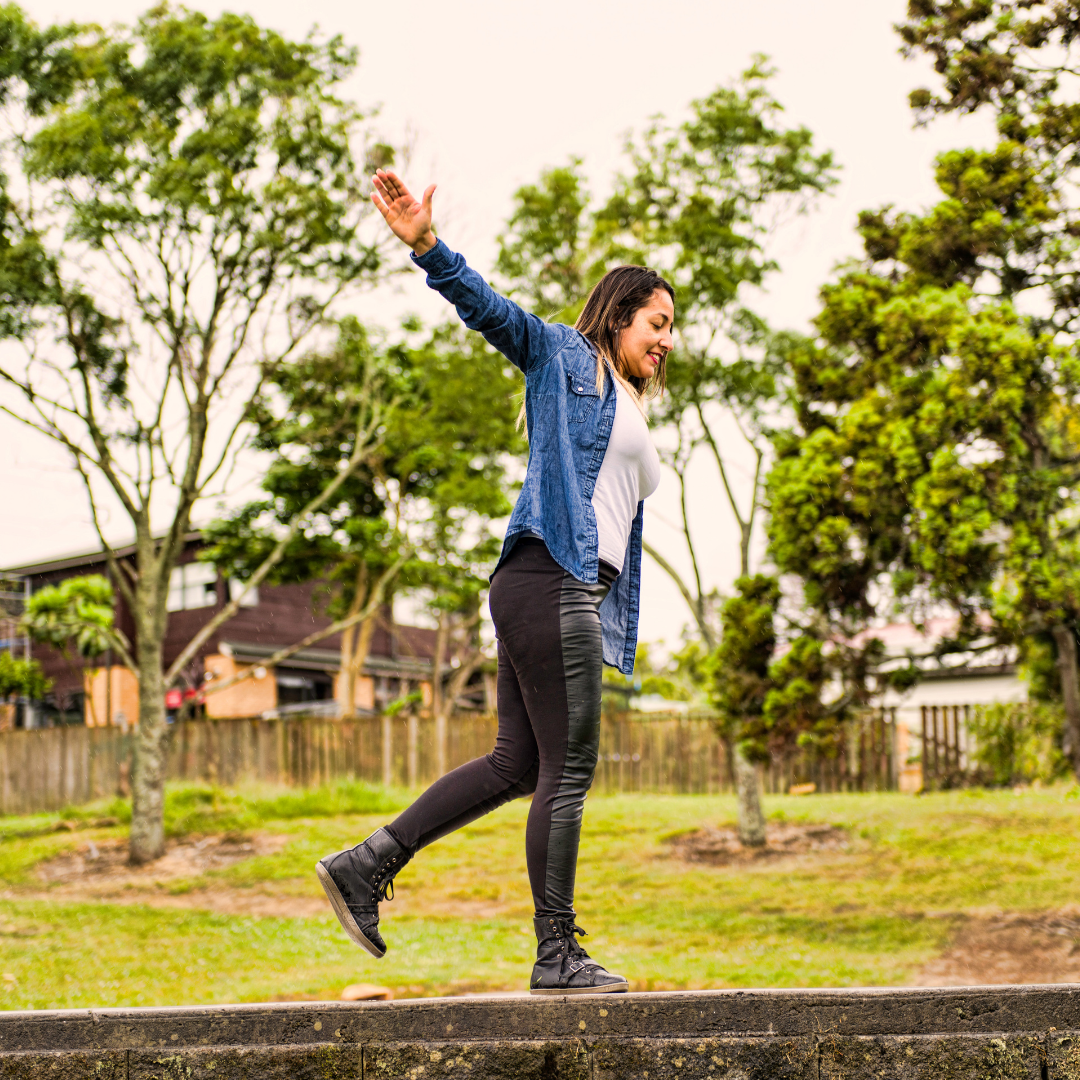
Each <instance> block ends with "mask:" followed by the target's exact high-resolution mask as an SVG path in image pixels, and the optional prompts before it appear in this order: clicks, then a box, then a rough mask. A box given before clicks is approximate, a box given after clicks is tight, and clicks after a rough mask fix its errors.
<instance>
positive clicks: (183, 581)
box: [166, 562, 217, 611]
mask: <svg viewBox="0 0 1080 1080" xmlns="http://www.w3.org/2000/svg"><path fill="white" fill-rule="evenodd" d="M216 603H217V568H216V567H213V566H211V565H210V564H209V563H200V562H193V563H186V564H185V565H184V566H174V567H173V571H172V573H171V574H170V575H169V598H168V602H167V604H166V610H168V611H188V610H190V609H191V608H204V607H213V606H214V605H215V604H216Z"/></svg>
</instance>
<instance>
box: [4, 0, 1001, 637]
mask: <svg viewBox="0 0 1080 1080" xmlns="http://www.w3.org/2000/svg"><path fill="white" fill-rule="evenodd" d="M149 6H150V5H149V3H131V2H127V0H98V3H96V4H95V5H93V7H92V9H90V8H88V7H87V5H86V4H85V3H76V2H74V0H32V2H29V3H26V4H25V5H24V7H25V9H26V10H27V11H28V13H29V14H30V16H31V17H32V18H34V19H35V20H36V21H37V22H39V23H47V22H50V21H53V20H57V19H62V20H67V19H86V18H93V19H95V20H97V21H99V22H105V23H107V22H112V21H117V20H121V21H123V20H130V19H132V18H134V17H135V16H137V15H138V14H139V13H140V12H141V11H143V10H145V9H146V8H147V7H149ZM189 6H191V7H195V8H198V9H200V10H203V11H205V12H206V13H207V14H210V15H213V14H216V13H217V12H219V11H221V10H226V9H228V10H242V11H250V12H251V13H252V14H253V15H254V16H255V17H256V18H257V19H258V20H259V22H260V23H262V24H263V25H268V26H273V27H275V28H277V29H279V30H281V31H283V32H285V33H287V34H289V35H292V36H302V35H304V34H305V33H306V32H307V30H308V29H309V28H310V26H311V24H312V23H318V24H319V26H320V27H321V29H322V30H324V31H326V32H328V33H341V34H342V35H343V36H344V37H345V39H346V40H347V41H348V42H350V43H352V44H355V45H358V46H359V48H360V51H361V58H360V66H359V69H358V71H357V73H356V75H355V76H354V78H353V79H352V80H351V81H350V83H349V84H348V86H347V88H346V93H347V94H349V95H351V96H352V97H354V98H355V100H356V101H358V102H359V103H361V104H363V105H371V104H373V103H376V102H381V103H382V115H381V118H380V120H379V121H378V123H379V125H380V127H381V129H382V130H383V131H384V132H385V134H386V136H387V137H389V139H390V140H391V141H400V140H402V139H403V138H405V137H406V135H410V134H411V137H412V138H413V140H414V142H415V147H416V152H415V157H414V161H413V165H412V168H411V169H410V172H409V176H408V177H406V179H407V180H409V182H410V183H411V184H412V185H413V186H414V187H416V188H422V187H423V186H424V184H425V183H427V182H429V181H437V182H438V184H439V192H438V194H437V196H436V218H437V223H439V224H440V233H441V235H442V237H443V238H444V239H445V240H446V241H447V243H449V244H450V245H451V246H452V247H454V248H456V249H457V250H459V251H461V252H462V253H463V254H464V255H465V256H466V258H467V259H468V260H469V261H470V263H471V264H472V265H474V266H475V267H476V268H477V269H478V270H480V271H481V272H482V273H484V274H485V275H488V274H490V271H491V266H492V262H493V260H494V256H495V250H496V249H495V237H496V236H497V234H498V232H499V230H500V228H501V226H502V224H503V222H504V221H505V219H506V217H507V215H508V214H509V212H510V210H511V205H512V196H513V192H514V190H515V189H516V188H517V187H518V186H519V185H521V184H523V183H529V182H532V181H534V180H535V179H536V178H537V176H538V174H539V172H540V170H541V169H543V168H544V167H546V166H551V165H558V164H562V163H564V162H566V160H567V159H568V158H569V157H571V156H573V155H577V156H580V157H582V158H584V159H585V164H584V168H585V171H586V173H587V174H588V175H589V177H590V180H591V183H592V186H593V189H594V190H595V191H597V192H599V193H601V194H602V193H603V192H604V190H605V189H606V186H607V183H608V180H609V178H610V176H611V174H612V172H613V171H614V170H615V169H616V168H617V167H618V166H619V164H620V153H621V149H622V145H623V141H624V136H625V133H626V132H627V131H628V130H630V129H632V128H640V127H642V126H643V125H644V123H645V122H646V120H647V119H648V118H649V117H650V116H652V115H654V114H656V113H665V114H666V115H668V116H669V117H672V118H681V117H682V116H683V115H684V114H685V110H686V107H687V104H688V103H689V102H690V101H691V100H692V99H693V98H695V97H700V96H703V95H705V94H707V93H709V92H710V91H711V90H712V89H714V88H715V87H716V86H717V85H718V84H721V83H727V82H729V81H730V80H732V79H733V78H734V77H735V76H737V75H738V73H739V72H740V71H741V70H743V69H744V68H745V67H746V66H748V63H749V60H750V57H751V54H753V53H755V52H764V53H767V54H768V55H769V56H770V57H771V59H772V62H773V64H774V65H775V66H776V67H777V68H778V69H779V74H778V76H777V78H776V79H775V80H774V83H773V91H774V93H775V95H776V96H777V97H778V98H779V100H780V101H781V102H782V103H783V104H784V105H785V107H786V109H787V117H788V119H789V121H790V122H797V123H801V124H805V125H806V126H808V127H809V128H810V129H811V130H812V131H813V132H814V135H815V140H816V144H817V146H818V148H819V149H821V148H828V149H831V150H833V151H834V153H835V155H836V157H837V159H838V161H839V163H840V164H841V165H842V167H843V171H842V174H841V183H840V185H839V187H838V188H837V189H836V190H835V193H834V195H833V196H832V197H830V198H827V199H826V200H824V202H823V204H822V205H821V206H820V208H819V209H818V210H817V211H816V212H815V213H813V214H812V215H811V216H810V217H808V218H805V219H800V220H798V221H796V222H795V223H794V224H792V225H790V226H789V227H787V228H786V229H785V230H784V232H783V234H782V235H781V236H780V237H779V239H778V245H777V247H776V249H775V254H776V255H777V257H778V258H779V260H780V262H781V272H780V273H779V274H777V275H776V276H775V277H774V278H773V279H772V280H771V282H770V285H769V293H768V295H767V296H765V297H763V298H762V299H761V302H760V303H759V304H758V305H757V307H758V309H759V310H760V311H762V313H763V314H765V315H766V316H767V317H768V318H769V319H770V320H771V321H772V323H773V325H775V326H777V327H784V326H787V327H793V328H798V329H806V327H807V323H808V320H809V319H810V318H811V317H812V316H813V314H814V311H815V308H816V294H817V290H818V288H819V287H820V286H821V284H822V283H823V282H825V281H826V280H828V278H829V276H830V274H831V272H832V270H833V267H834V266H835V265H836V263H837V262H839V261H841V260H843V259H845V258H848V257H850V256H852V255H855V254H857V253H858V243H857V237H856V236H855V232H854V223H855V219H856V216H857V214H858V212H859V210H861V209H864V208H869V207H876V206H879V205H881V204H883V203H894V204H897V205H898V206H902V207H905V208H909V209H918V208H920V207H922V206H925V205H927V204H928V203H929V202H931V201H933V200H934V199H935V197H936V189H935V187H934V185H933V181H932V175H931V167H932V161H933V158H934V155H935V154H936V153H938V152H940V151H941V150H943V149H946V148H949V147H954V146H962V145H973V144H974V145H986V144H987V143H988V142H989V140H990V138H991V132H990V130H989V128H988V126H987V124H986V122H985V121H983V120H981V119H974V120H967V121H964V122H957V121H953V120H946V121H938V122H937V123H936V124H935V125H934V126H932V127H931V128H929V129H921V130H917V129H914V128H913V125H912V120H911V115H910V112H909V110H908V107H907V94H908V92H909V91H910V90H911V89H912V88H914V87H915V86H918V85H925V84H926V83H928V82H932V80H933V75H932V73H931V72H929V71H928V70H927V67H926V66H925V65H924V64H923V63H922V62H909V61H904V60H903V59H902V58H901V57H900V55H899V53H898V50H897V46H898V38H897V36H896V34H895V33H894V32H893V31H892V29H891V27H892V24H893V23H894V22H896V21H897V20H898V19H900V18H901V17H902V16H903V14H904V9H905V6H906V5H905V2H904V0H815V2H814V3H807V2H806V0H755V2H754V3H752V4H748V3H746V2H745V0H739V2H736V0H711V2H710V3H707V4H706V3H701V2H698V3H693V2H689V0H668V2H667V3H665V4H662V5H661V4H656V3H652V4H646V3H642V2H641V0H619V2H618V3H614V2H606V0H605V2H601V0H572V2H571V0H545V2H544V3H543V4H538V3H517V4H507V3H505V2H495V0H456V2H455V3H453V4H448V3H445V2H439V3H436V2H434V0H417V2H413V3H409V4H407V5H405V6H404V7H399V8H395V9H393V10H391V9H390V8H388V7H386V5H374V4H336V3H328V2H325V0H309V2H308V3H305V4H296V3H288V4H286V3H283V2H281V0H261V2H260V3H259V4H252V3H245V2H240V3H235V4H217V3H198V2H197V3H192V4H191V5H189ZM440 305H441V301H440V300H439V299H438V298H437V297H435V296H434V295H433V294H430V293H429V292H428V291H427V290H425V289H424V288H423V284H422V278H421V277H420V275H419V274H417V275H416V280H413V281H411V282H408V283H406V284H405V285H404V286H402V287H401V288H396V289H387V290H385V291H384V292H383V293H382V294H380V295H377V296H375V297H372V298H369V299H367V300H365V301H364V302H363V303H362V304H361V305H360V308H359V311H360V313H361V314H362V315H363V316H364V317H365V318H368V319H377V318H379V317H380V316H382V317H384V318H385V319H386V322H387V323H388V324H392V323H393V322H395V321H396V317H397V315H398V314H399V313H400V312H401V311H403V310H406V309H414V310H418V311H421V312H422V313H423V314H424V315H425V316H426V317H429V318H431V319H435V318H440V317H442V315H443V314H444V312H443V310H442V309H441V307H440ZM671 362H677V358H676V357H673V358H672V361H671ZM0 505H3V506H4V507H5V508H6V509H7V514H6V515H5V516H6V520H7V527H6V528H5V529H4V530H3V531H2V533H0V565H7V566H10V565H15V564H19V563H25V562H31V561H38V560H41V559H45V558H48V557H51V556H53V555H57V554H63V553H68V552H72V551H77V550H83V549H89V548H90V547H92V546H93V545H94V535H93V532H92V529H91V527H90V523H89V514H88V512H87V508H86V504H85V499H84V497H83V495H82V492H81V489H80V486H79V484H78V483H77V480H76V478H75V477H74V475H73V474H72V472H71V470H70V467H69V466H68V464H67V463H66V461H65V460H64V458H63V457H62V455H60V454H59V453H58V452H57V451H56V450H55V449H54V448H52V447H51V446H50V445H48V444H47V443H46V442H45V440H43V439H41V438H39V437H37V436H35V435H33V434H32V433H29V432H27V431H26V430H25V429H22V428H20V427H19V426H18V425H16V424H15V422H13V421H10V420H3V421H0ZM646 505H647V512H646V530H647V535H648V536H649V538H650V539H651V540H652V542H653V543H654V544H656V545H657V546H658V547H659V548H660V549H661V550H662V551H664V552H665V553H666V554H667V555H668V557H669V558H670V559H671V561H672V562H674V563H676V564H677V565H679V566H685V565H686V560H685V558H684V557H683V553H682V549H681V546H680V543H679V537H678V536H677V534H676V533H675V532H674V530H673V529H672V528H671V527H670V526H669V525H668V524H667V523H666V522H669V521H670V522H674V521H675V520H676V505H677V504H676V501H675V485H674V482H673V481H672V480H671V479H670V478H669V479H668V482H666V483H663V484H662V485H661V488H660V491H659V492H658V493H657V494H656V495H655V496H653V497H652V498H651V499H650V500H649V502H648V503H647V504H646ZM693 505H694V516H693V526H694V531H695V537H696V540H697V543H698V546H699V548H700V550H701V553H702V555H703V563H704V570H705V574H706V585H707V586H712V585H718V586H720V587H721V588H726V587H727V586H728V585H729V584H730V581H731V579H732V577H733V575H734V573H735V572H736V571H737V568H738V548H737V543H736V535H737V534H736V532H735V530H734V527H733V524H732V523H731V521H730V519H729V517H728V515H727V514H726V512H725V508H724V506H723V504H722V501H721V492H720V488H719V481H718V479H717V477H716V476H715V474H714V471H713V470H711V469H710V468H709V465H708V462H706V461H705V460H704V459H702V461H701V462H700V463H699V465H698V467H697V468H696V470H695V473H694V476H693ZM211 510H212V508H211V507H206V508H205V509H204V515H205V514H209V513H210V511H211ZM124 536H126V534H125V533H124V532H123V529H122V527H118V532H117V537H116V538H117V539H122V538H123V537H124ZM687 621H688V613H687V612H686V610H685V607H684V605H683V602H682V600H681V598H680V597H679V594H678V593H677V591H676V590H675V588H674V587H673V586H672V585H671V584H670V583H669V581H668V580H667V578H666V577H665V576H664V574H663V573H662V572H661V571H660V570H658V569H657V568H656V567H655V566H654V565H652V564H651V563H650V562H649V560H648V559H647V558H646V560H645V568H644V579H643V596H642V627H641V636H642V639H643V640H646V641H652V640H659V639H667V640H668V641H669V642H670V643H672V644H674V643H675V642H676V641H677V638H678V635H679V631H680V629H681V628H682V626H683V625H684V624H685V623H686V622H687Z"/></svg>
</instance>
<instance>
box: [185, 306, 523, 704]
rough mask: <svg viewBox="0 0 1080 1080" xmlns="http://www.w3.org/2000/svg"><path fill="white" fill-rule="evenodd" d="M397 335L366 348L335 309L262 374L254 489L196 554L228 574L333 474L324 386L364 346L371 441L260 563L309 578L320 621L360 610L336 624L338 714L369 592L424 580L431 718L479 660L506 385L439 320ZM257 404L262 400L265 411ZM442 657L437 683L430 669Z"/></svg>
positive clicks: (338, 388)
mask: <svg viewBox="0 0 1080 1080" xmlns="http://www.w3.org/2000/svg"><path fill="white" fill-rule="evenodd" d="M406 330H407V337H406V339H405V340H404V341H403V342H401V343H399V344H397V345H394V346H386V345H385V344H378V345H376V344H373V343H372V341H371V339H370V338H369V336H368V334H367V333H366V331H365V330H364V329H363V327H361V326H360V324H359V323H358V322H356V320H354V319H347V320H345V321H344V322H343V323H342V329H341V337H340V340H339V342H338V346H337V348H336V349H335V350H334V351H333V352H332V353H330V354H329V355H327V356H311V357H307V358H305V359H303V360H302V361H301V362H299V363H295V364H289V365H285V366H283V367H282V368H281V369H280V370H279V371H278V372H277V373H276V374H275V375H274V377H273V380H272V387H273V393H272V394H270V395H268V396H267V398H265V399H260V401H259V402H257V403H256V406H255V408H254V409H253V411H252V419H253V422H254V423H255V425H256V427H257V431H258V436H257V440H256V444H257V445H258V447H259V448H260V449H263V450H265V451H267V452H270V453H272V454H273V455H274V456H273V458H272V461H271V464H270V466H269V468H268V469H267V472H266V475H265V478H264V480H263V484H262V486H263V488H264V490H265V491H266V493H267V496H268V498H264V499H258V500H255V501H254V502H252V503H250V504H248V505H246V506H244V507H241V508H240V509H238V510H237V511H235V512H233V513H231V514H229V515H227V516H225V517H223V518H222V519H220V520H219V521H217V522H214V523H213V524H212V525H211V526H210V527H209V528H208V529H207V530H206V535H207V538H208V540H209V541H210V545H209V547H208V548H207V549H206V551H205V553H204V557H205V558H207V559H209V560H211V561H213V562H215V563H216V564H217V565H218V566H219V567H221V568H222V569H223V570H225V571H226V572H227V573H228V574H229V576H231V577H235V578H238V579H239V580H241V581H243V580H247V578H248V577H249V576H250V575H251V574H252V573H253V571H254V570H255V568H256V567H258V566H259V565H260V564H261V563H262V561H263V560H264V559H265V558H266V554H267V552H269V551H270V550H272V549H273V548H274V546H275V545H276V544H278V543H279V542H280V537H281V535H282V532H283V530H286V529H287V528H288V525H289V522H291V521H292V520H293V519H294V518H295V515H296V513H297V511H298V509H299V508H300V507H302V506H303V505H304V504H305V503H306V502H307V501H308V500H309V499H310V498H311V494H312V493H313V492H318V491H320V490H322V489H323V488H324V487H325V486H326V484H327V483H328V481H329V480H330V478H331V477H332V476H333V475H334V473H335V469H336V467H337V454H338V453H339V452H340V446H341V444H342V440H345V442H346V444H347V443H348V439H349V433H348V432H347V431H343V430H342V413H341V410H340V408H339V406H338V403H337V400H336V398H337V395H339V394H340V393H341V392H342V390H343V389H345V388H347V387H349V386H350V385H352V384H354V383H355V382H356V380H357V379H358V378H360V376H361V374H362V371H363V370H364V367H365V365H366V364H367V363H369V362H371V359H373V358H376V357H377V358H378V363H379V364H380V365H381V367H382V368H383V369H385V371H386V376H385V381H386V383H387V385H388V386H389V387H392V393H393V398H394V400H393V405H392V407H390V408H388V409H387V410H386V413H385V416H384V418H383V429H382V434H381V442H380V446H379V449H378V451H377V452H376V453H373V454H372V455H370V457H369V458H368V460H367V461H366V462H365V463H364V465H363V466H362V467H361V468H359V469H357V470H356V472H355V473H354V474H353V475H352V476H351V477H350V479H349V480H348V481H347V482H346V483H345V484H344V485H343V486H342V487H341V488H339V489H338V492H337V494H336V496H335V498H334V499H333V500H328V501H327V502H326V503H325V504H324V505H323V506H322V507H321V508H320V510H319V511H318V513H316V514H314V515H311V516H310V518H309V520H308V522H307V524H306V525H305V527H304V528H303V529H301V530H299V531H298V532H295V534H294V535H293V537H292V539H291V541H290V543H289V546H288V548H287V550H286V552H285V554H284V556H283V558H282V560H281V562H280V563H279V564H278V566H277V567H276V569H275V570H274V572H273V574H274V579H275V580H298V581H311V580H318V579H322V580H324V581H325V582H326V585H327V591H326V594H325V601H326V606H327V610H328V612H329V613H330V614H331V615H332V616H334V617H336V618H338V619H340V618H355V617H356V616H357V615H360V614H363V618H361V619H359V621H357V622H355V623H354V624H353V625H352V626H351V627H349V628H348V629H346V630H345V631H344V632H343V634H342V645H341V670H342V673H343V675H344V680H343V682H344V691H345V692H344V695H343V697H342V700H341V702H340V706H341V711H342V715H345V716H351V715H352V714H353V712H354V711H355V706H356V683H357V679H358V678H359V676H360V673H361V671H362V669H363V666H364V662H365V661H366V659H367V654H368V649H369V647H370V644H371V640H372V636H373V633H374V630H375V626H376V622H377V620H378V618H379V617H380V612H379V609H378V607H377V606H372V603H371V601H372V599H373V597H375V596H376V593H377V594H378V597H379V599H381V598H382V596H383V595H384V594H386V593H388V592H389V591H391V590H393V589H395V588H396V589H413V590H416V589H424V590H426V591H427V592H428V595H430V596H431V604H430V606H431V608H432V612H433V614H434V616H435V618H436V622H437V624H438V628H439V630H438V637H439V642H438V648H437V650H436V658H435V666H436V670H435V673H434V701H433V707H434V712H435V716H436V720H437V722H438V723H440V724H445V720H446V713H447V711H448V709H449V708H450V707H452V705H453V701H454V699H455V698H456V696H457V694H458V693H460V689H461V686H462V685H463V683H464V681H465V680H467V679H468V677H469V676H470V675H471V674H472V672H473V671H475V669H476V665H477V664H478V663H480V662H481V660H482V659H483V653H482V651H481V650H480V649H479V621H480V598H481V594H482V592H483V590H484V589H485V588H486V572H487V571H489V570H490V567H491V566H492V565H494V560H495V557H496V556H497V555H498V544H497V543H496V542H495V540H494V539H493V538H492V536H491V534H490V533H489V531H488V529H487V524H488V522H489V521H490V520H491V519H493V518H497V517H501V516H503V515H505V514H507V513H509V511H510V504H509V502H508V501H507V497H506V488H507V486H508V481H507V478H506V476H505V468H506V464H507V461H508V459H509V458H510V457H512V456H513V455H514V454H517V453H520V451H521V438H520V436H519V435H518V433H517V431H516V429H515V427H514V421H513V409H512V406H511V402H512V400H513V397H514V396H515V394H516V392H517V390H518V388H519V381H518V378H517V376H516V374H514V373H513V370H512V369H511V368H510V366H509V365H508V364H507V363H505V362H503V361H502V359H501V358H500V357H498V354H496V353H495V351H494V350H493V349H491V348H490V347H489V346H488V345H487V344H486V343H485V342H484V341H483V339H482V338H480V337H479V336H478V335H475V334H469V333H467V332H466V331H464V330H460V329H458V328H457V327H455V326H450V325H447V326H442V327H439V328H437V329H435V330H434V331H431V332H430V333H428V332H424V331H423V329H422V328H421V327H420V326H419V324H417V323H410V324H408V326H407V327H406ZM270 400H273V401H274V402H275V407H274V408H267V407H266V402H267V401H270ZM280 403H284V406H285V411H286V413H287V415H288V416H289V418H290V419H289V421H288V422H286V423H282V422H281V420H280V419H279V416H278V408H279V405H280ZM485 568H486V569H485ZM365 612H366V614H364V613H365ZM451 659H453V660H455V661H456V664H455V666H454V667H453V669H452V671H451V673H450V674H449V675H448V676H447V678H448V681H449V684H450V685H449V688H447V689H446V691H445V692H444V687H443V676H444V674H446V673H445V671H444V669H443V665H444V661H449V660H451ZM209 689H212V687H211V688H209Z"/></svg>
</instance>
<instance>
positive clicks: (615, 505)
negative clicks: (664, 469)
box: [592, 382, 660, 571]
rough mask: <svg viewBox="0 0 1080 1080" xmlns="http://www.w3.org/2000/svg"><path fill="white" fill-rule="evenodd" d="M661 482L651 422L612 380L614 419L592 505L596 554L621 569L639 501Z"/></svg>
mask: <svg viewBox="0 0 1080 1080" xmlns="http://www.w3.org/2000/svg"><path fill="white" fill-rule="evenodd" d="M659 483H660V458H659V457H658V456H657V453H656V447H655V446H653V442H652V439H651V438H650V436H649V425H648V424H647V423H646V422H645V417H644V416H642V415H641V413H640V412H639V411H638V407H637V405H635V404H634V402H633V401H632V400H631V398H630V395H629V394H628V393H627V391H626V388H625V387H624V386H623V385H622V384H621V383H618V382H616V383H615V419H614V421H613V422H612V425H611V438H610V439H609V440H608V444H607V450H606V451H605V453H604V460H603V462H602V463H601V465H600V472H599V474H598V475H597V477H596V487H595V488H594V489H593V496H592V506H593V513H594V514H595V515H596V531H597V533H598V534H599V538H600V558H601V559H602V560H603V561H604V562H606V563H609V564H610V565H611V566H614V567H615V569H616V570H619V571H621V570H622V566H623V560H624V559H625V558H626V545H627V542H628V541H629V539H630V529H631V528H632V527H633V524H634V518H635V517H636V516H637V508H638V503H639V502H641V500H642V499H647V498H648V497H649V496H650V495H651V494H652V493H653V492H654V491H655V490H656V488H657V486H658V485H659Z"/></svg>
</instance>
